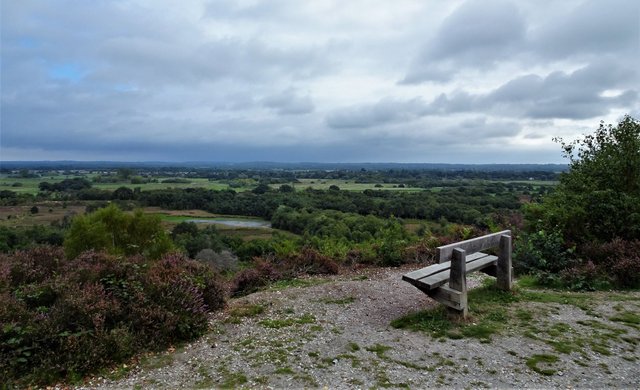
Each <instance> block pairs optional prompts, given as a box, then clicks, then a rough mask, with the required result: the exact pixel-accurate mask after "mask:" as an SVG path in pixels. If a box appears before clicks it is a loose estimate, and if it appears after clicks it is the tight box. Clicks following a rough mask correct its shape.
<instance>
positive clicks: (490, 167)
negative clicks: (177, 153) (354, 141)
mask: <svg viewBox="0 0 640 390" xmlns="http://www.w3.org/2000/svg"><path fill="white" fill-rule="evenodd" d="M123 167H130V168H219V169H282V170H363V169H364V170H373V171H387V170H390V169H393V170H434V171H480V172H496V171H520V172H522V171H538V172H540V171H544V172H562V171H566V170H567V165H566V164H440V163H316V162H299V163H281V162H269V161H254V162H241V163H233V162H163V161H141V162H123V161H2V162H0V168H1V169H5V170H6V169H23V168H26V169H111V168H123Z"/></svg>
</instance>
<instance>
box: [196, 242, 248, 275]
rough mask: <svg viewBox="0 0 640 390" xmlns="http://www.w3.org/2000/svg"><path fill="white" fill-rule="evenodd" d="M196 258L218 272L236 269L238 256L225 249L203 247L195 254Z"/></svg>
mask: <svg viewBox="0 0 640 390" xmlns="http://www.w3.org/2000/svg"><path fill="white" fill-rule="evenodd" d="M196 260H198V261H200V262H202V263H205V264H208V265H210V266H211V267H212V268H213V269H215V270H217V271H218V272H233V271H235V270H236V269H238V257H237V256H236V255H234V254H233V253H232V252H230V251H228V250H226V249H225V250H221V251H220V252H216V251H214V250H213V249H209V248H207V249H203V250H201V251H200V252H198V254H197V255H196Z"/></svg>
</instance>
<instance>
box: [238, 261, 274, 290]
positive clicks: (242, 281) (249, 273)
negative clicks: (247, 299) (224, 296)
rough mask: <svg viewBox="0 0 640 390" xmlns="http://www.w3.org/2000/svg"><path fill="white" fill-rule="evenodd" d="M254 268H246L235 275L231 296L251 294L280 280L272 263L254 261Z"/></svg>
mask: <svg viewBox="0 0 640 390" xmlns="http://www.w3.org/2000/svg"><path fill="white" fill-rule="evenodd" d="M254 261H255V265H254V268H247V269H244V270H242V271H240V273H238V274H237V275H236V277H235V278H234V279H233V281H232V282H231V295H233V296H240V295H247V294H251V293H252V292H255V291H257V290H258V289H260V288H261V287H264V286H266V285H268V284H269V283H271V282H274V281H276V280H278V279H281V278H282V275H281V273H280V272H279V271H278V270H277V269H276V267H275V266H274V265H273V263H272V262H271V261H269V260H265V259H262V258H256V259H254Z"/></svg>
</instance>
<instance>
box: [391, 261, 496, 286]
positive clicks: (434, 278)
mask: <svg viewBox="0 0 640 390" xmlns="http://www.w3.org/2000/svg"><path fill="white" fill-rule="evenodd" d="M497 262H498V257H497V256H490V255H487V256H485V257H483V258H481V259H478V260H476V261H473V262H470V263H467V266H466V273H467V274H469V273H471V272H475V271H479V270H481V269H483V268H485V267H490V266H492V265H495V264H496V263H497ZM449 276H450V272H449V270H446V271H443V272H439V273H437V274H434V275H431V276H427V277H425V278H422V279H419V280H407V279H404V277H403V280H406V281H407V282H410V283H411V284H413V285H414V286H417V285H420V286H422V287H424V288H426V289H428V290H433V289H434V288H437V287H440V286H442V285H443V284H445V283H447V281H448V280H449Z"/></svg>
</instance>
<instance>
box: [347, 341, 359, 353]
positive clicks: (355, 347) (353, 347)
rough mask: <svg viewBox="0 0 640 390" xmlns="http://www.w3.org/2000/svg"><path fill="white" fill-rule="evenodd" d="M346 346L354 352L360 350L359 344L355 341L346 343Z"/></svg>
mask: <svg viewBox="0 0 640 390" xmlns="http://www.w3.org/2000/svg"><path fill="white" fill-rule="evenodd" d="M347 348H348V349H349V350H350V351H353V352H356V351H359V350H360V346H359V345H358V344H356V343H349V344H348V345H347Z"/></svg>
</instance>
